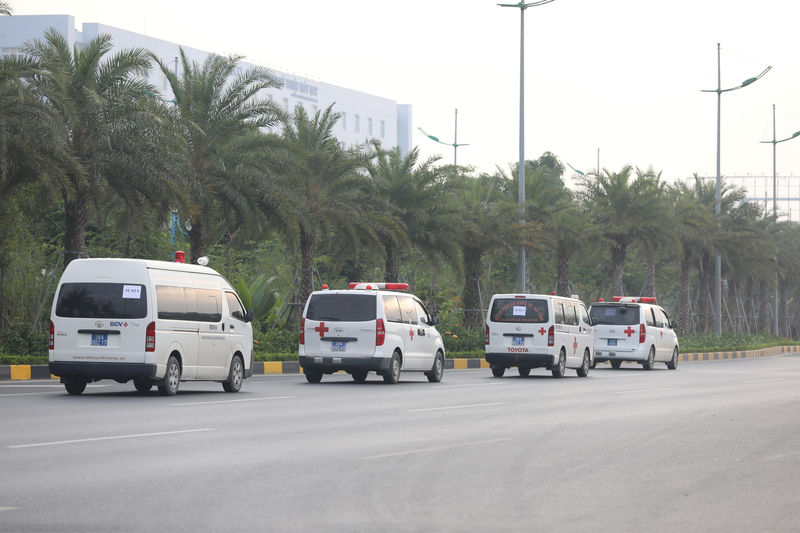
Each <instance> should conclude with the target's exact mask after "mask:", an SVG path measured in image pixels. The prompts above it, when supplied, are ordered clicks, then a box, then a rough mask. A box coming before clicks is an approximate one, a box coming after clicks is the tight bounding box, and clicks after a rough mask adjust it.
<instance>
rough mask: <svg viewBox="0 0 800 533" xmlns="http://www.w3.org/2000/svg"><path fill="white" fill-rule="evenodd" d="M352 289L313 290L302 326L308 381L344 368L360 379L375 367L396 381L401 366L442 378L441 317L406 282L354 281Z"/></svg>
mask: <svg viewBox="0 0 800 533" xmlns="http://www.w3.org/2000/svg"><path fill="white" fill-rule="evenodd" d="M349 287H350V289H349V290H328V289H327V288H325V287H323V290H320V291H314V292H312V293H311V295H310V296H309V298H308V300H307V301H306V305H305V308H304V310H303V318H302V321H301V326H300V349H299V359H300V366H301V367H302V369H303V373H304V374H305V376H306V380H308V382H309V383H319V382H320V380H321V379H322V376H323V375H324V374H332V373H334V372H338V371H345V372H347V373H349V374H350V375H352V377H353V380H354V381H355V382H356V383H363V382H364V381H365V380H366V379H367V375H368V374H369V372H376V373H377V374H378V375H380V376H382V377H383V380H384V381H385V382H386V383H397V382H398V381H399V379H400V372H401V371H413V372H422V373H424V374H425V376H427V378H428V381H431V382H434V383H436V382H439V381H441V380H442V375H443V374H444V354H445V351H444V343H443V342H442V336H441V335H440V334H439V332H438V331H437V329H436V325H437V324H438V323H439V319H438V317H434V316H431V314H430V313H429V312H428V310H427V308H426V307H425V305H424V304H423V303H422V302H421V301H420V300H419V298H417V297H416V296H414V295H412V294H406V293H404V292H402V291H407V290H408V284H407V283H350V285H349Z"/></svg>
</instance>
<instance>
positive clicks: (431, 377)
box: [425, 352, 444, 383]
mask: <svg viewBox="0 0 800 533" xmlns="http://www.w3.org/2000/svg"><path fill="white" fill-rule="evenodd" d="M425 376H426V377H427V378H428V381H430V382H431V383H439V382H440V381H442V376H444V354H442V352H436V357H434V359H433V368H431V371H430V372H426V373H425Z"/></svg>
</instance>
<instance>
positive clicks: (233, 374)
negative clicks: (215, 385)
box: [222, 355, 244, 392]
mask: <svg viewBox="0 0 800 533" xmlns="http://www.w3.org/2000/svg"><path fill="white" fill-rule="evenodd" d="M243 381H244V363H242V358H241V357H239V356H238V355H234V356H233V359H231V369H230V372H229V373H228V381H223V382H222V388H223V389H224V390H225V392H239V391H240V390H242V382H243Z"/></svg>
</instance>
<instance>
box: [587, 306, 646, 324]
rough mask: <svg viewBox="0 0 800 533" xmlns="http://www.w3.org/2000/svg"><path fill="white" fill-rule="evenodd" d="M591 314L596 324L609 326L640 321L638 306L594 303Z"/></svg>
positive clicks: (590, 310)
mask: <svg viewBox="0 0 800 533" xmlns="http://www.w3.org/2000/svg"><path fill="white" fill-rule="evenodd" d="M589 315H590V316H591V317H592V320H593V321H594V323H595V324H605V325H608V326H626V325H635V324H638V323H639V307H638V306H635V305H634V306H631V307H627V306H622V305H592V308H591V309H589Z"/></svg>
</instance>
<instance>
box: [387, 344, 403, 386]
mask: <svg viewBox="0 0 800 533" xmlns="http://www.w3.org/2000/svg"><path fill="white" fill-rule="evenodd" d="M383 381H384V382H386V383H390V384H392V385H394V384H395V383H397V382H398V381H400V353H399V352H394V353H393V354H392V359H391V361H389V368H388V369H387V370H386V373H385V374H384V375H383Z"/></svg>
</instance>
